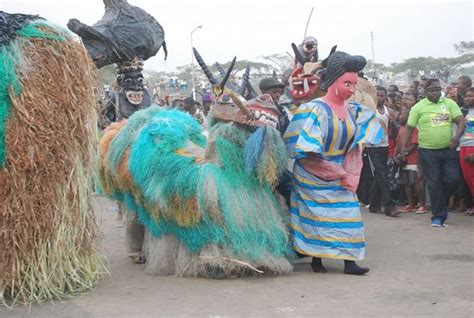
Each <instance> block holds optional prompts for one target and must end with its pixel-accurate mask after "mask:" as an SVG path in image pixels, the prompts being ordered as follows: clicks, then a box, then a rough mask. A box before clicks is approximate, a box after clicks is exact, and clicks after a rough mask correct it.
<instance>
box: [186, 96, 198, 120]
mask: <svg viewBox="0 0 474 318" xmlns="http://www.w3.org/2000/svg"><path fill="white" fill-rule="evenodd" d="M197 105H199V104H198V103H197V102H196V101H195V100H194V99H193V98H192V97H186V98H185V99H184V107H183V109H182V110H183V111H185V112H188V113H189V114H190V115H191V116H194V115H195V114H196V111H197V107H196V106H197Z"/></svg>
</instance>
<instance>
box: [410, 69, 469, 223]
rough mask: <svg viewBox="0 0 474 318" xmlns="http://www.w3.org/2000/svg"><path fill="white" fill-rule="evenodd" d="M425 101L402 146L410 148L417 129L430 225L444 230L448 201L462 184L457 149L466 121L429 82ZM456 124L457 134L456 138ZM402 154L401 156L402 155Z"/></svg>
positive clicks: (412, 119) (413, 116)
mask: <svg viewBox="0 0 474 318" xmlns="http://www.w3.org/2000/svg"><path fill="white" fill-rule="evenodd" d="M424 91H425V95H426V98H424V99H422V100H420V101H419V102H418V103H417V104H416V105H415V106H413V108H412V109H411V110H410V115H409V117H408V123H407V127H408V129H407V132H406V135H405V136H404V139H403V141H404V142H403V144H404V145H407V143H408V138H409V136H411V132H412V130H413V128H415V127H416V128H418V145H419V154H420V159H421V165H422V171H423V176H424V177H425V179H426V181H427V183H428V191H429V194H430V199H431V210H432V214H433V217H432V218H431V225H432V226H434V227H439V226H443V225H444V222H445V221H446V219H447V216H448V198H449V195H450V194H451V192H452V191H453V190H454V188H455V187H456V185H457V183H458V182H459V181H460V177H461V175H460V170H459V159H458V153H457V151H456V148H457V147H458V146H459V139H460V137H461V135H462V133H463V132H464V126H465V123H464V117H463V115H462V113H461V110H460V108H459V106H458V105H457V104H456V102H454V101H453V100H451V99H448V98H445V97H441V84H440V82H439V80H438V79H436V78H430V79H428V80H427V81H426V85H425V89H424ZM453 123H456V131H455V133H454V135H453ZM403 153H404V152H403V151H402V155H403Z"/></svg>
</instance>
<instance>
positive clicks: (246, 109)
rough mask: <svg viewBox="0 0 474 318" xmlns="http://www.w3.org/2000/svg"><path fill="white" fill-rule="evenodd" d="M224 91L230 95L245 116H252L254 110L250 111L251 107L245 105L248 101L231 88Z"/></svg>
mask: <svg viewBox="0 0 474 318" xmlns="http://www.w3.org/2000/svg"><path fill="white" fill-rule="evenodd" d="M224 92H225V93H226V94H227V95H229V97H230V98H231V99H232V101H233V102H234V104H235V106H237V107H239V109H240V110H241V111H242V113H243V114H244V115H245V116H252V112H251V111H250V108H249V107H248V106H247V105H245V104H246V102H245V100H243V99H242V98H241V97H239V96H238V95H236V94H235V93H234V92H233V91H232V90H230V89H225V90H224Z"/></svg>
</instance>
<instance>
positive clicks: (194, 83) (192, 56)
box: [191, 25, 202, 100]
mask: <svg viewBox="0 0 474 318" xmlns="http://www.w3.org/2000/svg"><path fill="white" fill-rule="evenodd" d="M200 28H202V25H198V26H197V27H195V28H194V29H193V30H192V31H191V77H192V82H193V90H192V92H193V99H194V100H196V80H195V78H194V52H193V47H194V45H193V33H194V31H196V30H198V29H200Z"/></svg>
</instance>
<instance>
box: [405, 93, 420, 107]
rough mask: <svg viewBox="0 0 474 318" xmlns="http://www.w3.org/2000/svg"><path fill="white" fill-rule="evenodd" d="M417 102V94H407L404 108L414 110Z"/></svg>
mask: <svg viewBox="0 0 474 318" xmlns="http://www.w3.org/2000/svg"><path fill="white" fill-rule="evenodd" d="M416 102H417V94H416V93H411V92H409V93H406V94H405V96H404V98H403V108H408V109H410V108H412V107H413V106H414V105H415V104H416Z"/></svg>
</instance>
